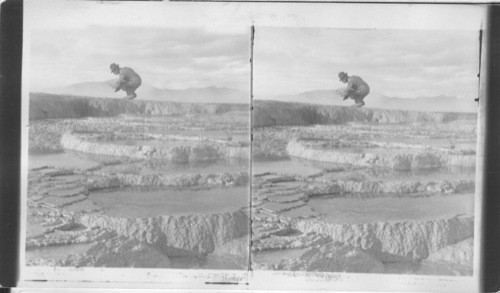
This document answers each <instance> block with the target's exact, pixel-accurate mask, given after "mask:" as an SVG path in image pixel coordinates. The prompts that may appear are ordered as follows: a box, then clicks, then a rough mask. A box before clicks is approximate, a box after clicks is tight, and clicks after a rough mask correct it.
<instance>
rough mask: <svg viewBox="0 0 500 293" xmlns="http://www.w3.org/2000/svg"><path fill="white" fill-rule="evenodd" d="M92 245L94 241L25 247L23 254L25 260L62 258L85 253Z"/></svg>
mask: <svg viewBox="0 0 500 293" xmlns="http://www.w3.org/2000/svg"><path fill="white" fill-rule="evenodd" d="M93 245H95V243H82V244H71V245H61V246H48V247H40V248H36V249H27V250H26V254H25V255H26V260H27V261H28V260H33V259H37V258H42V259H54V260H64V259H66V258H67V257H68V256H70V255H73V254H83V253H85V252H86V251H88V250H89V249H90V248H91V247H92V246H93Z"/></svg>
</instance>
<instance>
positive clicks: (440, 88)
mask: <svg viewBox="0 0 500 293" xmlns="http://www.w3.org/2000/svg"><path fill="white" fill-rule="evenodd" d="M478 39H479V33H478V31H472V30H469V31H458V30H457V31H437V30H345V29H343V30H338V29H325V28H323V29H321V28H319V29H317V28H302V29H301V28H276V27H275V28H273V27H257V28H256V34H255V48H254V60H255V63H254V95H255V97H256V98H257V99H263V98H266V97H267V98H270V97H271V96H273V95H286V94H298V93H301V92H305V91H310V90H319V89H336V88H340V87H343V86H345V85H344V84H342V83H340V82H339V81H338V77H337V76H338V73H339V72H340V71H344V72H347V73H348V74H349V75H357V76H360V77H361V78H363V79H364V80H365V81H366V82H367V83H368V84H369V85H370V87H371V90H372V91H375V92H378V93H381V94H384V95H387V96H390V97H400V98H415V97H419V96H438V95H447V96H456V97H459V98H471V97H476V96H477V90H478V79H477V77H476V76H477V74H478V72H479V62H478V58H479V41H478Z"/></svg>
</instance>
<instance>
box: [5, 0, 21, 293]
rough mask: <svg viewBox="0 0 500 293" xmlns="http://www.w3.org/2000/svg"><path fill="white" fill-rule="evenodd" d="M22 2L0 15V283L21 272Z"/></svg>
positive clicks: (13, 280) (14, 280)
mask: <svg viewBox="0 0 500 293" xmlns="http://www.w3.org/2000/svg"><path fill="white" fill-rule="evenodd" d="M22 43H23V2H22V1H14V0H11V1H5V2H4V3H2V7H1V15H0V141H1V145H2V147H1V148H0V285H1V286H4V287H15V286H16V283H17V278H18V271H19V260H18V254H19V253H18V252H19V226H20V225H19V223H20V216H19V215H20V170H21V167H20V160H21V157H20V155H21V66H22V62H21V61H22V51H23V50H22Z"/></svg>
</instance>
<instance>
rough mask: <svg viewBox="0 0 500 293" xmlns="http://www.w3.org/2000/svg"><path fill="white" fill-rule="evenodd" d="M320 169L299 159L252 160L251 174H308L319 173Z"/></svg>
mask: <svg viewBox="0 0 500 293" xmlns="http://www.w3.org/2000/svg"><path fill="white" fill-rule="evenodd" d="M320 171H321V168H318V167H314V166H311V165H308V164H307V163H306V162H302V161H299V160H284V161H253V162H252V174H254V175H256V174H262V173H266V172H271V173H278V174H294V175H301V176H309V175H313V174H316V173H319V172H320Z"/></svg>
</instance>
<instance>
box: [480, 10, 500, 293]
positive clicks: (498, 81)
mask: <svg viewBox="0 0 500 293" xmlns="http://www.w3.org/2000/svg"><path fill="white" fill-rule="evenodd" d="M485 34H486V35H487V36H486V37H487V43H486V46H487V48H485V49H486V54H485V55H484V56H483V57H484V58H486V62H485V63H483V64H486V66H487V68H486V73H487V75H486V76H484V77H483V78H484V79H485V81H484V83H485V93H486V101H485V118H486V121H485V124H486V130H485V135H486V139H485V158H486V159H485V162H484V172H483V174H484V178H483V184H484V188H483V190H484V191H483V214H482V228H483V231H482V247H481V255H482V259H481V266H482V268H481V269H482V274H481V279H482V291H485V292H498V291H499V290H500V116H499V114H500V6H498V5H491V6H489V8H488V17H487V24H486V27H485ZM483 72H484V71H483ZM480 98H481V97H480Z"/></svg>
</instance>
